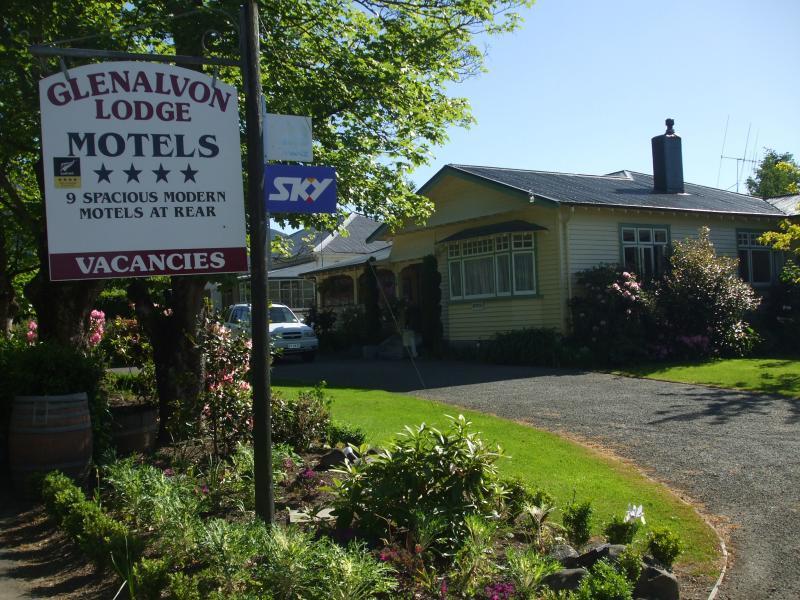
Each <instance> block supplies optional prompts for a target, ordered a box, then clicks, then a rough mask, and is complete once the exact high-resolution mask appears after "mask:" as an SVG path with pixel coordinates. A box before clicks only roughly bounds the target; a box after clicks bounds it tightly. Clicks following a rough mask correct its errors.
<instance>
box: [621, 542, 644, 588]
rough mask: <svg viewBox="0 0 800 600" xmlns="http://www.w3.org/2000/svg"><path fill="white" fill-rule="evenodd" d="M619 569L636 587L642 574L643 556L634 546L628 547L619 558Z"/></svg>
mask: <svg viewBox="0 0 800 600" xmlns="http://www.w3.org/2000/svg"><path fill="white" fill-rule="evenodd" d="M617 568H618V569H619V570H620V571H621V572H622V574H623V575H625V578H626V579H627V580H628V581H630V582H631V583H632V584H633V585H634V586H635V585H636V582H637V581H639V575H641V574H642V554H641V552H639V551H638V550H636V549H635V548H634V547H633V546H628V547H627V548H625V550H623V552H622V554H620V555H619V557H618V558H617Z"/></svg>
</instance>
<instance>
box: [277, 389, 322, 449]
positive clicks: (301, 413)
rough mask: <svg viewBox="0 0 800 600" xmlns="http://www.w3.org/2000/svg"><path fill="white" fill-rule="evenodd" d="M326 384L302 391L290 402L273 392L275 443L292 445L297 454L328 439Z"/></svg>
mask: <svg viewBox="0 0 800 600" xmlns="http://www.w3.org/2000/svg"><path fill="white" fill-rule="evenodd" d="M325 385H326V384H325V382H324V381H323V382H321V383H319V384H317V385H316V386H314V387H313V388H312V389H308V390H301V391H299V392H298V393H297V398H294V399H289V398H284V396H283V395H282V394H280V393H278V392H277V391H274V392H273V393H272V397H271V405H272V440H273V442H275V443H276V444H289V445H290V446H291V447H292V448H294V449H295V450H297V451H298V452H301V451H305V450H308V449H309V448H310V447H311V446H312V445H313V444H314V443H317V442H320V441H324V440H326V439H327V438H328V431H329V427H330V404H331V399H330V398H329V397H328V396H326V394H325Z"/></svg>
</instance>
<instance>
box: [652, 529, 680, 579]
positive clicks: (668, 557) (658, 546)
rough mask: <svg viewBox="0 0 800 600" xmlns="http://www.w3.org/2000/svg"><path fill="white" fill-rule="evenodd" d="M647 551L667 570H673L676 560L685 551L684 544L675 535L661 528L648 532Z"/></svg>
mask: <svg viewBox="0 0 800 600" xmlns="http://www.w3.org/2000/svg"><path fill="white" fill-rule="evenodd" d="M647 551H648V552H649V553H650V554H651V555H652V556H653V558H655V559H656V560H657V561H658V562H660V563H661V564H662V565H664V566H665V567H666V568H667V569H672V565H673V564H674V563H675V559H676V558H678V555H679V554H680V553H681V552H682V551H683V544H682V543H681V540H680V538H679V537H678V536H677V535H676V534H675V533H673V532H672V531H670V530H669V529H667V528H666V527H659V528H655V529H652V530H651V531H648V532H647Z"/></svg>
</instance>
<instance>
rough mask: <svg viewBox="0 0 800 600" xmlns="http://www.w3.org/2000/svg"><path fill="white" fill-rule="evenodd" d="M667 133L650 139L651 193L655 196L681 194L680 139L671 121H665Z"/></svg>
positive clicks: (681, 165) (673, 122)
mask: <svg viewBox="0 0 800 600" xmlns="http://www.w3.org/2000/svg"><path fill="white" fill-rule="evenodd" d="M666 123H667V132H666V133H665V134H664V135H657V136H656V137H654V138H653V139H652V144H653V191H654V192H656V193H657V194H680V193H683V157H682V155H681V138H680V136H678V135H677V134H676V133H675V130H674V129H673V128H672V126H673V125H675V121H674V120H673V119H667V121H666Z"/></svg>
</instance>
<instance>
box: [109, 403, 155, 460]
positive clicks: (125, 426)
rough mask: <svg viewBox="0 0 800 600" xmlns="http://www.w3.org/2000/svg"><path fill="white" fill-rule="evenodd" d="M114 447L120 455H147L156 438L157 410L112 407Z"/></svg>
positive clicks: (147, 407) (143, 407)
mask: <svg viewBox="0 0 800 600" xmlns="http://www.w3.org/2000/svg"><path fill="white" fill-rule="evenodd" d="M111 417H112V419H113V422H114V424H113V429H112V433H113V437H114V446H115V447H116V449H117V453H118V454H120V455H125V454H131V453H133V452H141V453H147V452H149V451H150V450H152V449H153V447H154V446H155V443H156V439H157V438H158V408H157V407H154V406H147V405H134V406H113V407H112V408H111Z"/></svg>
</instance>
